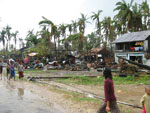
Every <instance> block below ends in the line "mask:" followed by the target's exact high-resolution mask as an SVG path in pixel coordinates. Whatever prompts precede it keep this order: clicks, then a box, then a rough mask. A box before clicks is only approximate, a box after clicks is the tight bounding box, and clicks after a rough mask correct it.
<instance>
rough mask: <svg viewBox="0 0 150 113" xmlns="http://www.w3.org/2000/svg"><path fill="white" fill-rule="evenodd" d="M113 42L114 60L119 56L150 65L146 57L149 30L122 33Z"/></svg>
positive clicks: (148, 45) (148, 47) (149, 45)
mask: <svg viewBox="0 0 150 113" xmlns="http://www.w3.org/2000/svg"><path fill="white" fill-rule="evenodd" d="M113 44H114V48H115V49H114V52H115V61H116V62H118V60H119V59H118V57H117V56H120V57H124V58H126V59H128V60H132V61H138V62H139V63H143V64H146V65H150V60H149V59H146V56H148V54H150V30H148V31H140V32H132V33H126V34H123V35H122V36H120V37H119V38H118V39H116V40H115V41H114V42H113Z"/></svg>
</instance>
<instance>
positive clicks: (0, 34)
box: [0, 29, 6, 49]
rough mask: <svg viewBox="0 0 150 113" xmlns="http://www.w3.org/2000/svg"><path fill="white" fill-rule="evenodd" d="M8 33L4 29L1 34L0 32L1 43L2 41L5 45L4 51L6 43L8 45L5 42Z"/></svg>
mask: <svg viewBox="0 0 150 113" xmlns="http://www.w3.org/2000/svg"><path fill="white" fill-rule="evenodd" d="M5 35H6V31H5V30H4V29H3V30H2V31H1V32H0V41H2V43H3V49H4V48H5V43H6V41H5V38H6V36H5Z"/></svg>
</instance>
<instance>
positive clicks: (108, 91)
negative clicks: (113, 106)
mask: <svg viewBox="0 0 150 113" xmlns="http://www.w3.org/2000/svg"><path fill="white" fill-rule="evenodd" d="M104 94H105V102H106V101H116V97H115V94H114V83H113V81H112V80H111V79H110V78H107V79H106V80H105V81H104Z"/></svg>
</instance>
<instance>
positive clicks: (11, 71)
mask: <svg viewBox="0 0 150 113" xmlns="http://www.w3.org/2000/svg"><path fill="white" fill-rule="evenodd" d="M12 77H14V80H15V66H14V62H13V61H10V77H9V80H10V79H11V78H12Z"/></svg>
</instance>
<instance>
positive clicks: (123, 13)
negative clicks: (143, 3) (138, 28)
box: [114, 0, 133, 33]
mask: <svg viewBox="0 0 150 113" xmlns="http://www.w3.org/2000/svg"><path fill="white" fill-rule="evenodd" d="M132 3H133V0H131V2H130V3H126V1H125V0H122V2H117V3H116V6H117V7H116V8H115V9H114V11H118V13H117V15H115V19H116V20H117V21H119V22H120V24H121V26H122V30H123V32H124V33H125V32H126V28H128V31H132V27H133V22H132V19H133V13H132V10H131V7H132Z"/></svg>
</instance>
